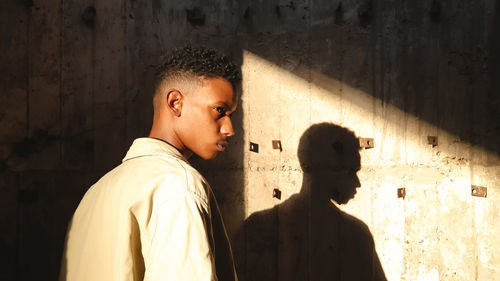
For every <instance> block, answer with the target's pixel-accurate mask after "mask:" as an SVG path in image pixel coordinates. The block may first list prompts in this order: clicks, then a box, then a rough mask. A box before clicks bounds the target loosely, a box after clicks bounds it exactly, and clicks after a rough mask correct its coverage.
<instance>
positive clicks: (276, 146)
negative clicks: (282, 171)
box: [273, 140, 283, 152]
mask: <svg viewBox="0 0 500 281" xmlns="http://www.w3.org/2000/svg"><path fill="white" fill-rule="evenodd" d="M273 149H279V151H280V152H281V151H283V149H282V147H281V141H280V140H273Z"/></svg>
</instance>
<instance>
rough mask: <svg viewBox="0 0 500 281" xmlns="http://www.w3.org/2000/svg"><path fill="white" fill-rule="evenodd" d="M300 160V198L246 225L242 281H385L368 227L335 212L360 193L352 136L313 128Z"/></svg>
mask: <svg viewBox="0 0 500 281" xmlns="http://www.w3.org/2000/svg"><path fill="white" fill-rule="evenodd" d="M298 157H299V161H300V165H301V168H302V171H303V182H302V188H301V190H300V193H298V194H295V195H293V196H291V197H290V198H289V199H287V200H286V201H285V202H283V203H282V204H279V205H277V206H275V207H274V208H272V209H268V210H264V211H261V212H257V213H254V214H252V215H251V216H250V217H249V218H248V219H247V221H246V226H245V227H246V242H247V260H246V271H245V274H244V275H245V277H246V281H271V280H273V281H274V280H276V281H277V280H300V281H306V280H310V281H316V280H318V281H319V280H342V281H363V280H377V281H378V280H386V277H385V274H384V271H383V269H382V266H381V264H380V261H379V259H378V256H377V253H376V251H375V247H374V241H373V237H372V235H371V233H370V230H369V228H368V226H367V225H366V224H365V223H363V222H362V221H361V220H359V219H357V218H355V217H354V216H352V215H349V214H347V213H345V212H344V211H342V210H340V209H339V208H338V207H337V205H336V204H346V203H347V202H348V201H349V200H350V199H352V198H354V196H355V194H356V189H357V188H358V187H360V186H361V184H360V182H359V179H358V177H357V175H356V172H357V171H358V170H359V169H360V168H361V157H360V154H359V141H358V139H357V138H356V136H355V134H354V133H353V132H352V131H350V130H348V129H346V128H343V127H340V126H337V125H334V124H331V123H320V124H315V125H313V126H311V127H310V128H309V129H308V130H306V132H305V133H304V134H303V135H302V137H301V139H300V143H299V148H298ZM332 200H333V201H335V202H336V203H333V201H332Z"/></svg>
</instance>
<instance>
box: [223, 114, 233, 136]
mask: <svg viewBox="0 0 500 281" xmlns="http://www.w3.org/2000/svg"><path fill="white" fill-rule="evenodd" d="M220 120H221V121H222V125H221V128H220V131H221V134H223V135H224V136H227V137H231V136H234V129H233V123H232V122H231V118H229V116H225V117H223V118H221V119H220Z"/></svg>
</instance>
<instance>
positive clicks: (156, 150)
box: [122, 138, 188, 162]
mask: <svg viewBox="0 0 500 281" xmlns="http://www.w3.org/2000/svg"><path fill="white" fill-rule="evenodd" d="M142 156H170V157H174V158H177V159H179V160H182V161H185V162H188V161H187V159H186V157H184V155H182V153H181V152H180V151H179V150H177V148H175V147H174V146H172V145H171V144H169V143H167V142H166V141H163V140H159V139H154V138H138V139H135V140H134V142H133V143H132V146H130V148H129V150H128V152H127V155H125V158H123V160H122V162H125V161H127V160H130V159H133V158H137V157H142Z"/></svg>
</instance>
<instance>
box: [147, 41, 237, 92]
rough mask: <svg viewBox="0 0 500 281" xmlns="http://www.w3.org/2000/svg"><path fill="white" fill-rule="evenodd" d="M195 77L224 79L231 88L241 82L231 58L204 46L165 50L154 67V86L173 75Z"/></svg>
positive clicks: (234, 87)
mask: <svg viewBox="0 0 500 281" xmlns="http://www.w3.org/2000/svg"><path fill="white" fill-rule="evenodd" d="M186 75H192V76H196V77H205V78H216V77H221V78H224V79H226V80H227V81H228V82H229V83H231V85H232V86H233V89H234V90H236V87H237V85H239V84H240V83H241V70H240V67H239V66H238V65H236V64H235V63H233V62H232V61H231V59H230V58H229V57H228V56H227V55H225V54H222V53H220V52H218V51H216V50H213V49H209V48H206V47H200V46H197V47H194V46H190V45H187V46H183V47H180V48H175V49H172V50H170V51H167V52H166V53H165V54H164V55H163V56H162V59H161V63H160V64H158V66H157V67H156V87H157V88H158V86H159V85H160V84H161V83H162V81H164V80H166V79H169V78H173V77H185V76H186Z"/></svg>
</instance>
